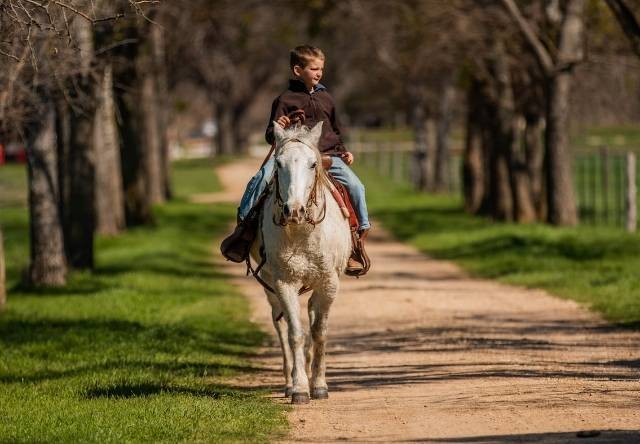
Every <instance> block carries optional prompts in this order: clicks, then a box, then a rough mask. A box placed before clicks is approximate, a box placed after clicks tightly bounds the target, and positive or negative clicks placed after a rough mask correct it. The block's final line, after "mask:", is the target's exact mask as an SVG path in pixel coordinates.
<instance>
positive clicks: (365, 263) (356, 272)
mask: <svg viewBox="0 0 640 444" xmlns="http://www.w3.org/2000/svg"><path fill="white" fill-rule="evenodd" d="M368 234H369V230H368V229H365V230H362V231H360V232H359V233H358V236H357V239H356V238H355V236H354V243H353V250H352V251H351V257H350V258H349V260H348V261H347V268H345V271H344V272H345V274H346V275H347V276H355V277H360V276H364V275H365V274H367V272H368V271H369V268H370V267H371V261H370V260H369V256H368V255H367V252H366V251H365V250H364V240H365V239H366V237H367V235H368Z"/></svg>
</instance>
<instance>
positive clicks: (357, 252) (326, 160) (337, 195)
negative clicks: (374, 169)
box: [322, 154, 371, 277]
mask: <svg viewBox="0 0 640 444" xmlns="http://www.w3.org/2000/svg"><path fill="white" fill-rule="evenodd" d="M331 163H332V160H331V156H328V155H326V154H323V155H322V167H323V168H324V169H325V170H328V169H329V168H331ZM327 176H328V177H329V181H330V184H331V195H332V196H333V198H334V199H335V200H336V202H337V203H338V206H339V207H340V211H342V214H343V216H344V217H345V218H348V219H349V228H350V231H351V248H352V251H351V256H352V257H354V258H355V259H356V260H357V261H358V262H360V263H361V264H362V265H363V266H364V268H363V270H362V271H361V272H359V273H350V272H349V270H346V271H345V274H347V275H348V276H355V277H360V276H363V275H365V274H366V273H367V272H368V271H369V268H370V267H371V260H370V259H369V256H368V255H367V252H366V251H365V249H364V243H363V241H364V238H363V237H361V236H360V234H359V233H358V227H359V226H360V223H359V221H358V216H357V215H356V212H355V210H354V208H353V204H352V203H351V198H350V197H349V193H348V192H347V188H346V187H345V186H344V185H343V184H341V183H340V182H338V181H337V180H336V179H335V178H334V177H333V176H332V175H331V174H327Z"/></svg>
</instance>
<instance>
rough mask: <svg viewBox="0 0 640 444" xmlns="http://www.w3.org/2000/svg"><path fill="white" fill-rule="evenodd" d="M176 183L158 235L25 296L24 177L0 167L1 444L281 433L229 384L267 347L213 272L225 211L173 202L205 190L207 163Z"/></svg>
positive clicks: (276, 418)
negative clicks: (3, 298) (3, 271)
mask: <svg viewBox="0 0 640 444" xmlns="http://www.w3.org/2000/svg"><path fill="white" fill-rule="evenodd" d="M174 178H175V181H174V185H175V193H176V195H177V196H178V198H177V199H176V200H175V201H173V202H171V203H168V204H166V205H163V206H161V207H159V208H157V210H156V214H157V224H156V226H155V227H147V228H139V229H135V230H131V231H128V232H126V233H124V234H122V235H121V236H118V237H115V238H101V239H98V241H97V257H96V261H97V266H96V271H95V273H93V274H90V273H72V274H71V275H70V279H69V283H68V285H67V286H66V287H64V288H61V289H49V290H30V289H27V288H24V287H22V286H21V284H20V274H21V272H22V269H23V268H24V267H25V266H26V265H27V262H28V238H27V229H28V227H27V214H26V209H25V203H24V199H23V198H21V197H20V195H21V192H20V190H19V188H20V187H21V186H24V183H25V181H24V170H23V168H21V167H15V166H11V167H0V182H1V183H2V184H3V187H2V190H3V195H2V198H3V201H0V225H1V226H2V228H3V231H4V234H5V241H6V247H7V248H6V249H7V251H6V256H7V257H6V259H7V271H8V286H9V288H10V291H9V294H8V304H7V309H6V311H5V312H4V313H2V314H0V406H1V407H0V441H2V442H140V441H145V442H148V441H163V442H177V441H183V442H192V441H196V442H197V441H200V442H228V441H250V442H254V441H257V442H267V441H269V440H270V439H271V438H273V437H274V436H277V435H278V434H279V433H282V432H283V430H284V429H285V428H286V418H285V415H284V410H283V408H282V407H280V406H278V405H275V404H273V403H271V402H270V401H269V400H268V399H266V398H265V397H264V396H263V393H261V392H259V391H250V390H246V389H239V388H234V387H233V385H232V384H229V382H227V381H228V380H229V379H228V378H229V376H233V375H237V374H240V373H247V372H253V371H256V370H257V369H255V368H253V367H252V366H251V364H250V363H249V362H248V359H247V358H248V356H249V354H251V353H252V352H254V351H255V349H256V346H258V345H259V344H261V342H262V340H263V339H264V335H263V333H262V332H261V331H259V329H258V328H257V326H256V325H254V324H252V323H251V322H249V321H248V317H249V309H248V305H247V302H246V301H245V300H244V298H242V297H241V296H240V295H239V294H238V292H237V291H236V290H235V289H234V288H233V287H231V286H230V285H229V284H228V283H227V282H226V279H225V276H224V275H223V274H221V273H220V272H219V271H218V270H216V268H215V266H214V265H213V264H212V263H211V255H212V251H213V249H214V248H215V245H214V244H213V239H214V238H215V237H216V236H219V235H221V234H222V233H223V232H224V231H226V228H227V226H228V223H229V222H230V221H231V220H232V219H233V216H234V209H233V208H232V206H231V205H219V206H214V207H212V206H206V205H198V204H192V203H188V201H187V200H186V199H184V197H185V196H186V195H188V194H189V193H191V192H194V191H198V192H210V191H214V190H215V189H216V187H217V182H216V179H215V177H214V175H213V170H212V165H211V164H210V163H204V164H203V163H198V162H187V163H181V164H178V165H177V167H176V170H175V176H174ZM9 183H10V184H12V185H11V186H6V187H5V184H9ZM9 188H12V191H11V192H9V191H8V190H9ZM9 194H10V195H11V197H10V198H9V197H7V196H8V195H9Z"/></svg>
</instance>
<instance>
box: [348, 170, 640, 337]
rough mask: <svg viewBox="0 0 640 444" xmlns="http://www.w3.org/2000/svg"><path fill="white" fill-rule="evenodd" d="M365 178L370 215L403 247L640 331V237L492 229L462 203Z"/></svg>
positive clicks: (597, 231)
mask: <svg viewBox="0 0 640 444" xmlns="http://www.w3.org/2000/svg"><path fill="white" fill-rule="evenodd" d="M359 175H360V176H361V178H362V180H363V182H364V183H365V185H366V187H367V200H368V203H369V206H370V212H371V215H372V216H373V217H374V218H375V219H376V220H378V221H379V222H381V223H382V225H384V226H385V227H387V228H388V229H389V230H390V231H391V232H392V233H394V235H395V236H396V237H397V238H399V239H400V240H403V241H408V242H410V243H411V244H413V245H415V246H416V247H418V248H419V249H420V250H422V251H424V252H427V253H428V254H430V255H432V256H433V257H437V258H441V259H448V260H452V261H454V262H456V263H458V264H460V265H461V266H462V267H463V268H464V269H466V270H467V271H469V272H471V273H472V274H474V275H476V276H482V277H486V278H490V279H497V280H499V281H502V282H505V283H509V284H517V285H522V286H526V287H534V288H543V289H546V290H549V291H550V292H551V293H553V294H555V295H558V296H561V297H565V298H570V299H573V300H576V301H578V302H580V303H582V304H584V305H586V306H588V307H590V308H592V309H594V310H597V311H599V312H600V313H602V314H603V315H604V317H605V318H606V319H608V320H609V321H612V322H615V323H618V324H623V325H627V326H631V327H635V328H640V273H638V270H639V269H640V255H638V251H640V235H638V234H628V233H625V232H624V231H622V230H621V229H616V228H595V227H578V228H554V227H549V226H546V225H541V224H536V225H516V224H499V223H493V222H491V221H489V220H487V219H483V218H479V217H473V216H470V215H468V214H466V213H464V211H462V209H461V208H462V203H461V201H460V200H459V199H457V198H454V197H451V196H430V195H425V194H419V193H416V192H414V191H413V190H412V189H411V188H410V186H408V185H397V184H395V183H393V182H392V181H391V180H390V179H388V178H385V177H381V176H380V175H377V174H375V173H373V172H372V171H370V170H360V171H359Z"/></svg>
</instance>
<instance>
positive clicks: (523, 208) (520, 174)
mask: <svg viewBox="0 0 640 444" xmlns="http://www.w3.org/2000/svg"><path fill="white" fill-rule="evenodd" d="M518 122H519V119H518V118H514V119H513V122H512V132H513V137H512V141H511V146H510V147H509V154H508V157H509V173H510V180H511V192H512V194H513V219H514V220H515V221H516V222H519V223H529V222H534V221H535V220H536V210H535V206H534V202H533V194H532V192H531V181H530V180H529V170H528V169H527V161H526V156H525V152H524V149H523V147H522V146H521V143H520V142H521V131H520V129H519V128H518Z"/></svg>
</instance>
